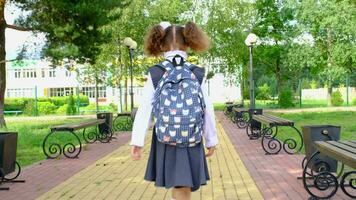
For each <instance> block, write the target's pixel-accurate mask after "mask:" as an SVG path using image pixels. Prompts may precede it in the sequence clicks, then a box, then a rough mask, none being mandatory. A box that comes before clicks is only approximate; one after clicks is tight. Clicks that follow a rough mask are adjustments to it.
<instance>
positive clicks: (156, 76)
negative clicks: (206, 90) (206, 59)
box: [149, 61, 205, 89]
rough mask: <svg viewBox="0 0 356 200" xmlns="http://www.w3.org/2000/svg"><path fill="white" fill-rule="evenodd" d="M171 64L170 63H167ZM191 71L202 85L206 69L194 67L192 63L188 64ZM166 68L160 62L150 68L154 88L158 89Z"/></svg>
mask: <svg viewBox="0 0 356 200" xmlns="http://www.w3.org/2000/svg"><path fill="white" fill-rule="evenodd" d="M167 62H168V63H169V61H167ZM185 64H187V66H188V67H189V69H190V70H191V71H192V72H193V73H194V74H195V76H196V77H197V79H198V81H199V83H200V84H202V83H203V79H204V76H205V69H204V68H203V67H198V66H197V65H193V64H191V63H188V62H186V63H185ZM165 71H166V68H165V66H164V65H163V62H160V63H158V64H156V65H153V66H152V67H150V68H149V73H150V75H151V79H152V83H153V87H154V88H155V89H156V87H157V85H158V82H159V81H160V80H161V78H162V76H163V74H164V73H165Z"/></svg>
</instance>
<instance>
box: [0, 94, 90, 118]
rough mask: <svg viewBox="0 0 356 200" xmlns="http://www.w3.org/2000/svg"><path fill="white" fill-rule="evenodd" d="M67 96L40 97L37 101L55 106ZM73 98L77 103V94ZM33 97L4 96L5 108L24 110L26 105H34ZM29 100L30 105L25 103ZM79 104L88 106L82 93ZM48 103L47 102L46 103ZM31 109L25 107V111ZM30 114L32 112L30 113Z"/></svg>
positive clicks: (61, 103)
mask: <svg viewBox="0 0 356 200" xmlns="http://www.w3.org/2000/svg"><path fill="white" fill-rule="evenodd" d="M68 98H69V97H40V98H38V99H37V100H38V101H37V102H38V103H40V102H48V103H52V104H54V105H55V106H56V107H61V106H63V105H65V104H67V103H68ZM73 98H74V100H75V104H76V103H77V96H73ZM34 101H35V99H34V98H5V110H6V111H14V110H21V111H25V109H26V107H30V106H34ZM29 102H31V105H29V106H27V104H28V103H29ZM79 102H80V106H88V105H89V98H88V97H87V96H84V95H79ZM47 105H49V104H47ZM29 110H32V109H31V108H27V112H28V111H29ZM31 114H32V113H31Z"/></svg>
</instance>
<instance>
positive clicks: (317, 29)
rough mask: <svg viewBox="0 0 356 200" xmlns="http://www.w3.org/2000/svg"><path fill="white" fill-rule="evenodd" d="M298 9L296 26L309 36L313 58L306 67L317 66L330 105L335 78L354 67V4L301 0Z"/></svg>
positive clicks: (352, 2)
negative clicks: (325, 87) (326, 88)
mask: <svg viewBox="0 0 356 200" xmlns="http://www.w3.org/2000/svg"><path fill="white" fill-rule="evenodd" d="M297 10H298V13H297V20H298V25H299V29H300V30H301V32H302V33H303V34H309V35H311V36H312V44H311V45H310V46H307V47H306V48H310V49H311V50H309V52H310V54H309V55H308V57H309V58H312V60H313V62H310V63H309V66H314V67H315V66H317V68H319V71H320V72H321V73H320V74H321V77H322V78H323V79H324V82H325V83H326V85H327V86H328V105H331V94H332V87H333V86H334V84H335V82H336V80H338V79H339V78H340V77H341V76H345V74H346V73H349V74H352V73H353V72H355V70H356V64H355V61H356V45H355V43H356V24H355V21H356V15H355V11H356V4H355V2H354V1H352V0H320V1H314V0H303V1H301V3H298V4H297ZM301 53H302V52H300V51H295V53H294V54H295V55H298V54H301Z"/></svg>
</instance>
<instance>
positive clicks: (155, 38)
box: [145, 25, 166, 56]
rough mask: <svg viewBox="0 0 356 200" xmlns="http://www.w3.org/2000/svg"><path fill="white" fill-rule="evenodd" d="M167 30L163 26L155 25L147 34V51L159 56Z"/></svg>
mask: <svg viewBox="0 0 356 200" xmlns="http://www.w3.org/2000/svg"><path fill="white" fill-rule="evenodd" d="M165 35H166V32H165V30H163V28H162V26H160V25H155V26H153V27H152V28H151V30H150V31H149V32H148V34H147V36H146V42H145V53H146V54H147V55H149V56H158V55H160V54H161V53H162V43H163V38H164V37H165Z"/></svg>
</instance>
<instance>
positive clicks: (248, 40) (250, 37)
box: [245, 33, 257, 109]
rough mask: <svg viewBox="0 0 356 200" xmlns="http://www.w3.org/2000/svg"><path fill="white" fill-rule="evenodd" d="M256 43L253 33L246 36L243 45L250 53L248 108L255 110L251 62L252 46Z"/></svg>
mask: <svg viewBox="0 0 356 200" xmlns="http://www.w3.org/2000/svg"><path fill="white" fill-rule="evenodd" d="M256 42H257V36H256V35H255V34H253V33H250V34H248V36H247V38H246V40H245V44H246V46H248V47H249V53H250V67H249V74H250V78H249V79H250V108H251V109H254V108H255V85H254V81H253V62H252V58H253V57H252V50H253V45H254V44H256Z"/></svg>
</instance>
